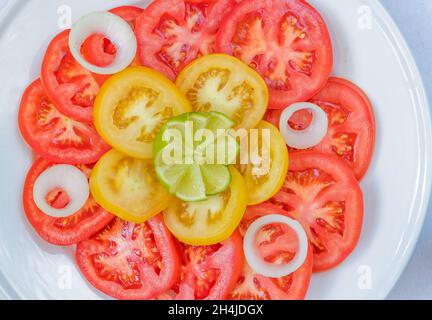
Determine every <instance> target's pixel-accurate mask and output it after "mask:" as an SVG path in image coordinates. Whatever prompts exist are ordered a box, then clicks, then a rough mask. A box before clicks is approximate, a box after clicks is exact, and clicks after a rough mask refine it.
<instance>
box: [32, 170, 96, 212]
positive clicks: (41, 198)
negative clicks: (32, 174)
mask: <svg viewBox="0 0 432 320" xmlns="http://www.w3.org/2000/svg"><path fill="white" fill-rule="evenodd" d="M56 188H60V189H62V190H63V191H64V192H66V193H67V194H68V196H69V199H70V202H69V204H68V205H67V206H66V207H65V208H63V209H55V208H53V207H52V206H51V205H50V204H49V203H47V201H46V195H47V194H48V193H49V192H51V191H52V190H54V189H56ZM89 195H90V188H89V183H88V179H87V177H86V175H85V174H84V173H83V172H82V171H81V170H79V169H78V168H76V167H74V166H70V165H63V164H62V165H55V166H52V167H50V168H48V169H46V170H45V171H44V172H42V174H41V175H40V176H39V177H38V178H37V179H36V181H35V184H34V187H33V199H34V202H35V204H36V206H37V207H38V208H39V209H40V210H41V211H42V212H43V213H45V214H46V215H49V216H51V217H55V218H64V217H68V216H71V215H73V214H75V213H77V212H78V211H79V210H80V209H82V207H84V205H85V204H86V202H87V200H88V198H89Z"/></svg>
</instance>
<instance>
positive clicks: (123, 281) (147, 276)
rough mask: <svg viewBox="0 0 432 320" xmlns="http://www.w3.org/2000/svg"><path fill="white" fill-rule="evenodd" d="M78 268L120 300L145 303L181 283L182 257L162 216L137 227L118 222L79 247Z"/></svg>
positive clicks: (77, 252) (93, 282)
mask: <svg viewBox="0 0 432 320" xmlns="http://www.w3.org/2000/svg"><path fill="white" fill-rule="evenodd" d="M76 258H77V262H78V266H79V268H80V269H81V271H82V273H83V274H84V276H85V277H86V278H87V280H88V281H89V282H90V283H91V284H92V285H93V286H94V287H95V288H96V289H98V290H100V291H102V292H103V293H105V294H107V295H109V296H111V297H113V298H117V299H122V300H145V299H151V298H154V297H155V296H157V295H159V294H161V293H163V292H165V291H166V290H168V289H169V288H171V287H172V286H173V285H174V283H175V282H176V281H177V279H178V276H179V272H180V258H179V255H178V252H177V248H176V246H175V243H174V240H173V238H172V236H171V234H170V233H169V232H168V230H167V228H166V226H165V224H164V222H163V220H162V217H161V216H160V215H159V216H156V217H154V218H152V219H150V220H148V221H147V222H145V223H142V224H134V223H131V222H126V221H123V220H121V219H119V218H117V219H115V220H114V221H113V222H112V223H111V224H110V225H109V226H108V227H107V228H105V229H104V230H103V231H102V232H100V233H99V234H97V235H96V236H94V237H93V238H92V239H90V240H86V241H83V242H81V243H79V244H78V246H77V251H76Z"/></svg>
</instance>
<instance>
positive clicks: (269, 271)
mask: <svg viewBox="0 0 432 320" xmlns="http://www.w3.org/2000/svg"><path fill="white" fill-rule="evenodd" d="M272 223H283V224H286V225H288V226H289V227H290V228H291V229H292V230H293V231H295V233H296V234H297V238H298V242H299V250H298V252H297V254H296V255H295V257H294V259H293V260H292V261H290V262H289V263H288V264H281V265H277V264H272V263H268V262H266V261H264V260H263V258H262V257H261V256H260V255H259V253H258V250H256V248H255V245H254V241H255V237H256V234H257V233H258V231H259V230H260V229H261V228H262V227H264V226H266V225H269V224H272ZM243 246H244V253H245V256H246V260H247V262H248V264H249V266H250V267H251V268H252V269H253V270H254V271H255V272H256V273H258V274H261V275H263V276H265V277H269V278H281V277H285V276H287V275H289V274H291V273H293V272H295V271H296V270H298V269H299V268H300V267H301V266H302V265H303V264H304V262H305V261H306V258H307V255H308V250H309V242H308V238H307V235H306V232H305V231H304V229H303V227H302V225H301V224H300V223H299V222H297V221H295V220H293V219H290V218H288V217H286V216H283V215H280V214H271V215H268V216H264V217H261V218H259V219H257V220H256V221H255V222H253V223H252V224H251V225H250V226H249V228H248V230H247V232H246V234H245V237H244V244H243Z"/></svg>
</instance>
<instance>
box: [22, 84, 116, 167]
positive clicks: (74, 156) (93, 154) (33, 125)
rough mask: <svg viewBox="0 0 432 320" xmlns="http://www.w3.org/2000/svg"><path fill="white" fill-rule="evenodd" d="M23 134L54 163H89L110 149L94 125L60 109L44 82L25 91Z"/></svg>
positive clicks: (30, 143)
mask: <svg viewBox="0 0 432 320" xmlns="http://www.w3.org/2000/svg"><path fill="white" fill-rule="evenodd" d="M18 121H19V127H20V130H21V134H22V136H23V137H24V139H25V141H26V142H27V143H28V144H29V145H30V147H31V148H32V149H33V150H34V151H35V152H36V153H37V154H38V155H40V156H42V157H44V158H46V159H49V160H51V161H54V162H59V163H67V164H89V163H94V162H96V161H98V160H99V158H100V157H101V156H102V155H103V154H104V153H105V152H107V151H108V150H109V149H110V147H109V146H108V144H106V143H105V142H104V141H103V140H102V138H100V137H99V135H98V134H97V132H96V130H95V129H94V127H93V125H91V124H85V123H81V122H77V121H75V120H72V119H70V118H68V117H66V116H65V115H63V114H62V113H60V111H58V110H57V109H56V107H55V106H54V104H53V103H52V102H51V100H50V99H49V98H48V96H47V95H46V93H45V91H44V88H43V86H42V83H41V82H40V80H36V81H34V82H33V83H32V84H31V85H30V86H29V87H28V88H27V90H26V91H25V93H24V95H23V98H22V100H21V106H20V110H19V116H18Z"/></svg>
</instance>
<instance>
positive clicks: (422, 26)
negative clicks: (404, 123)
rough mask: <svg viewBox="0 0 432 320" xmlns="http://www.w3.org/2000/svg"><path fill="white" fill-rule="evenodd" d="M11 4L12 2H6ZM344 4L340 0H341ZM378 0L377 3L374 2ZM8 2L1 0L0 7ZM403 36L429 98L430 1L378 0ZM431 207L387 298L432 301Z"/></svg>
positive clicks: (431, 76)
mask: <svg viewBox="0 0 432 320" xmlns="http://www.w3.org/2000/svg"><path fill="white" fill-rule="evenodd" d="M9 1H14V0H9ZM340 1H343V0H340ZM377 1H378V0H377ZM6 2H7V0H0V8H1V7H2V6H3V5H4V4H5V3H6ZM381 2H382V3H383V4H384V6H385V7H386V9H387V10H388V11H389V13H390V15H391V16H392V17H393V19H394V20H395V21H396V23H397V25H398V26H399V28H400V29H401V31H402V33H403V35H404V36H405V38H406V40H407V42H408V44H409V46H410V47H411V50H412V52H413V55H414V57H415V59H416V61H417V64H418V66H419V69H420V72H421V74H422V76H423V80H424V83H425V87H426V90H427V92H428V95H429V97H430V98H432V37H431V32H430V30H432V20H431V19H430V17H431V16H432V0H411V1H406V0H381ZM431 212H432V205H431V206H430V207H429V210H428V213H429V214H428V216H427V217H426V220H425V226H424V228H423V232H422V235H421V237H420V240H419V242H418V245H417V248H416V250H415V252H414V255H413V257H412V259H411V261H410V263H409V264H408V266H407V268H406V270H405V272H404V273H403V275H402V277H401V278H400V280H399V282H398V283H397V285H396V286H395V288H394V290H393V291H392V292H391V294H390V295H389V298H390V299H432V214H431Z"/></svg>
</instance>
